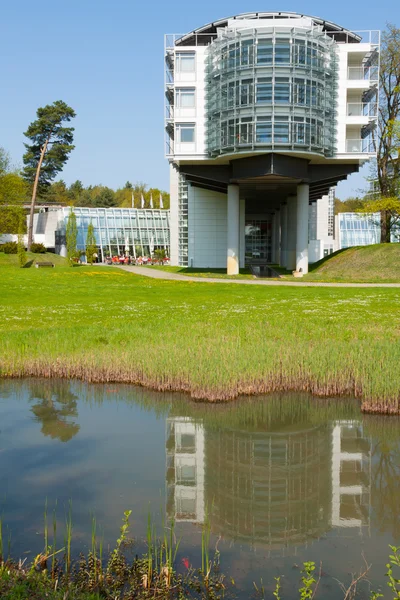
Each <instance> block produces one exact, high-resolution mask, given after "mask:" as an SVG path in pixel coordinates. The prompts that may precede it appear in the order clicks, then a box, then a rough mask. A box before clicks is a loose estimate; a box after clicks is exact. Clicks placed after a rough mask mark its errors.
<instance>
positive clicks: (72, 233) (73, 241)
mask: <svg viewBox="0 0 400 600" xmlns="http://www.w3.org/2000/svg"><path fill="white" fill-rule="evenodd" d="M65 237H66V243H67V258H68V260H69V263H70V265H71V266H72V264H73V262H74V259H76V258H77V255H78V249H77V240H78V226H77V223H76V215H75V213H74V211H73V210H71V212H70V214H69V215H68V221H67V227H66V231H65Z"/></svg>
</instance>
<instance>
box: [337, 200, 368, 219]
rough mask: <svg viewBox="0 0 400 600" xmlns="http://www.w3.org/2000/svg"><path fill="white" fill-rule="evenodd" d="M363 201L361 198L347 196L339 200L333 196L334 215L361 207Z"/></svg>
mask: <svg viewBox="0 0 400 600" xmlns="http://www.w3.org/2000/svg"><path fill="white" fill-rule="evenodd" d="M363 205H364V201H363V200H361V198H357V197H356V198H352V197H350V198H347V199H346V200H339V198H335V215H337V214H339V213H343V212H355V211H357V210H359V209H360V208H362V207H363Z"/></svg>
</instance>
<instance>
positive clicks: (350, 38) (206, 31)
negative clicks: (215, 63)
mask: <svg viewBox="0 0 400 600" xmlns="http://www.w3.org/2000/svg"><path fill="white" fill-rule="evenodd" d="M302 17H305V18H308V19H311V20H312V21H313V23H314V24H315V25H322V30H323V31H325V32H326V33H327V35H332V37H334V38H335V40H336V41H338V42H349V43H351V42H355V43H357V42H359V41H360V39H361V38H360V36H359V35H357V34H355V33H353V32H351V31H349V30H348V29H345V28H344V27H341V26H340V25H336V24H335V23H331V22H330V21H326V20H325V19H321V18H320V17H313V16H310V15H303V14H301V13H294V12H252V13H241V14H240V15H235V16H233V17H226V18H224V19H219V20H218V21H214V22H212V23H208V24H207V25H203V26H202V27H199V28H198V29H194V30H193V31H191V32H190V33H187V34H185V35H183V36H182V37H180V38H178V39H177V40H176V41H175V45H177V46H207V45H208V44H209V43H210V42H211V41H212V40H213V39H214V38H215V36H216V34H217V29H219V28H221V27H227V26H228V21H230V20H250V19H271V20H274V21H279V19H293V20H295V19H300V18H302ZM274 25H276V26H277V27H278V26H279V23H278V22H276V23H274ZM293 26H295V23H293ZM340 34H342V35H340Z"/></svg>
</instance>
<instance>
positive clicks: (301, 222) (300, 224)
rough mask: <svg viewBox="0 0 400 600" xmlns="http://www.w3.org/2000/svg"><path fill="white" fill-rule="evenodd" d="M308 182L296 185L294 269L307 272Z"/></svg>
mask: <svg viewBox="0 0 400 600" xmlns="http://www.w3.org/2000/svg"><path fill="white" fill-rule="evenodd" d="M309 197H310V191H309V185H308V183H301V184H300V185H298V186H297V232H296V233H297V237H296V271H301V272H302V273H303V274H306V273H308V203H309Z"/></svg>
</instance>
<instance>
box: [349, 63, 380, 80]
mask: <svg viewBox="0 0 400 600" xmlns="http://www.w3.org/2000/svg"><path fill="white" fill-rule="evenodd" d="M378 77H379V69H378V67H377V66H373V67H365V66H363V65H360V66H357V67H348V68H347V79H348V80H349V81H352V82H360V81H363V82H365V83H367V82H377V81H378Z"/></svg>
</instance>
